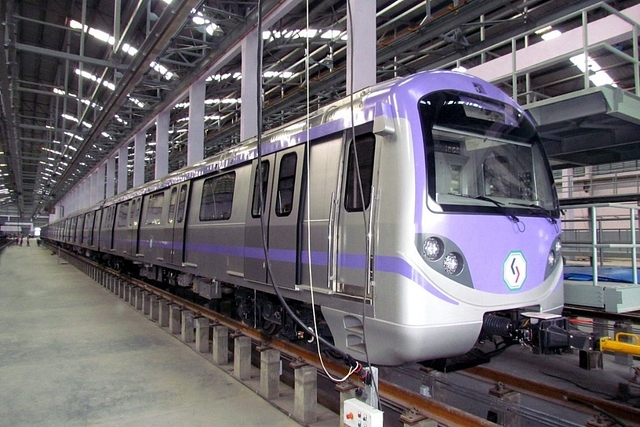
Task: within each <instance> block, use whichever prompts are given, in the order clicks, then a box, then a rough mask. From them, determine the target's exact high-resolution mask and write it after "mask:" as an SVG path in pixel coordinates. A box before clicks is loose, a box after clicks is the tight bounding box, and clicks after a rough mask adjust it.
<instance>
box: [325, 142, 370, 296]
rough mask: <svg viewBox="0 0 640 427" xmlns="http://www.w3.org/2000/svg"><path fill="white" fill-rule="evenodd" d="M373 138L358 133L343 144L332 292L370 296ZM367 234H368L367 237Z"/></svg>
mask: <svg viewBox="0 0 640 427" xmlns="http://www.w3.org/2000/svg"><path fill="white" fill-rule="evenodd" d="M374 153H375V137H374V135H373V134H371V133H367V134H363V135H358V136H357V137H356V139H355V141H353V140H351V141H350V142H349V144H348V145H347V153H346V164H345V170H344V172H343V179H342V191H341V195H342V198H341V202H340V204H339V206H337V208H336V211H337V212H336V213H337V221H336V227H335V234H336V237H335V239H334V240H335V246H334V250H335V251H336V252H335V253H334V255H333V257H332V258H333V259H335V272H336V275H335V279H336V282H335V289H334V290H335V291H336V292H339V293H344V294H348V295H352V296H357V297H363V296H364V295H365V294H366V295H367V297H369V296H371V289H370V287H369V285H370V284H371V281H370V280H369V279H370V278H372V274H373V259H374V247H373V238H372V236H373V233H374V225H375V224H374V219H375V218H374V217H375V215H374V213H375V212H374V210H375V207H374V203H373V202H374V198H373V192H374V186H373V179H374V174H373V167H374ZM368 236H369V237H368Z"/></svg>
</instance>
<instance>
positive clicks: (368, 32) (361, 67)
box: [243, 0, 376, 94]
mask: <svg viewBox="0 0 640 427" xmlns="http://www.w3.org/2000/svg"><path fill="white" fill-rule="evenodd" d="M349 4H350V5H351V7H348V8H347V15H350V17H347V34H349V35H350V36H349V40H347V88H346V89H347V94H351V93H354V92H357V91H359V90H360V89H363V88H365V87H367V86H371V85H373V84H375V83H376V8H375V7H371V2H370V1H369V0H350V1H349ZM349 12H351V13H350V14H349ZM243 78H244V77H243Z"/></svg>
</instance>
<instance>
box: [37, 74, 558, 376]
mask: <svg viewBox="0 0 640 427" xmlns="http://www.w3.org/2000/svg"><path fill="white" fill-rule="evenodd" d="M258 144H260V145H258ZM560 234H561V227H560V208H559V203H558V197H557V194H556V190H555V186H554V180H553V175H552V172H551V168H550V165H549V162H548V159H547V157H546V154H545V152H544V149H543V146H542V143H541V140H540V138H539V136H538V133H537V131H536V127H535V124H534V122H533V121H532V119H531V118H530V117H529V116H528V115H527V114H526V112H525V111H524V110H523V109H522V108H521V107H520V106H518V105H517V104H516V103H515V102H514V101H513V100H512V99H511V98H509V97H508V96H507V95H506V94H505V93H503V92H502V91H501V90H500V89H499V88H498V87H496V86H494V85H492V84H490V83H488V82H486V81H483V80H481V79H479V78H476V77H473V76H471V75H467V74H464V73H458V72H451V71H425V72H419V73H416V74H413V75H411V76H407V77H401V78H396V79H394V80H390V81H386V82H382V83H378V84H375V85H373V86H370V87H368V88H366V89H363V90H361V91H358V92H356V93H354V94H352V95H350V96H348V97H346V98H344V99H341V100H339V101H337V102H335V103H332V104H330V105H328V106H325V107H322V108H319V109H317V110H316V111H314V112H312V113H310V114H309V115H308V116H305V117H302V118H300V119H298V120H296V121H294V122H292V123H289V124H286V125H283V126H281V127H278V128H276V129H272V130H267V131H265V132H264V133H263V134H262V135H260V138H257V137H256V138H252V139H250V140H247V141H244V142H242V143H240V144H238V145H236V146H233V147H231V148H229V149H226V150H224V151H222V152H220V153H217V154H215V155H213V156H211V157H209V158H207V159H205V160H204V161H201V162H199V163H197V164H194V165H192V166H188V167H185V168H183V169H180V170H177V171H175V172H172V173H170V174H168V175H167V176H165V177H162V178H160V179H156V180H154V181H150V182H147V183H145V184H143V185H141V186H138V187H135V188H132V189H129V190H127V191H125V192H123V193H121V194H118V195H115V196H113V197H110V198H108V199H106V200H104V201H102V202H100V203H98V204H97V205H94V206H92V207H89V208H86V209H83V210H80V211H77V212H74V213H71V214H69V215H67V216H65V217H64V218H60V219H58V220H56V221H54V222H51V223H50V224H49V225H48V226H46V227H44V229H43V231H42V238H43V239H44V240H46V241H48V242H49V243H50V244H54V245H60V246H63V247H66V248H69V249H71V250H74V251H76V252H79V253H82V254H83V255H86V256H88V257H91V258H94V259H98V260H100V261H102V262H104V263H106V264H107V265H109V266H111V267H113V268H117V269H121V270H127V271H128V272H130V273H131V274H136V275H139V276H142V277H145V278H147V279H149V280H153V281H155V282H156V283H159V284H162V285H164V286H172V287H176V288H177V289H188V290H189V291H190V292H192V293H193V294H194V295H196V296H197V297H198V298H201V299H203V300H204V301H205V302H210V303H216V302H220V301H223V300H224V301H227V302H229V301H231V304H233V307H232V310H233V311H234V313H235V315H236V316H237V317H239V318H241V319H244V320H246V321H247V322H251V323H255V324H256V325H257V326H259V327H261V328H262V329H263V330H265V331H268V332H270V333H274V334H275V333H280V334H283V335H285V336H290V337H292V338H295V337H298V338H301V337H303V336H304V335H305V333H306V331H305V329H304V328H301V327H298V326H295V325H293V326H292V322H291V321H290V319H288V317H289V316H287V314H286V311H285V310H283V307H282V303H281V302H280V300H279V299H278V298H276V296H275V295H276V292H275V290H276V289H277V290H278V293H280V294H281V295H282V297H283V298H284V301H286V303H287V304H291V307H293V309H294V310H295V312H296V313H298V314H300V316H301V318H302V319H306V320H308V321H311V320H312V319H311V316H312V313H313V310H312V308H313V307H316V308H317V311H316V313H315V316H316V320H318V319H319V323H320V324H321V325H322V328H319V329H321V331H322V334H323V335H325V336H326V337H328V339H330V340H331V342H332V343H333V344H334V345H335V347H336V348H338V349H340V350H341V351H343V352H344V353H346V354H349V355H351V356H352V357H353V358H355V359H357V360H366V361H368V362H369V363H372V364H378V365H389V366H393V365H401V364H405V363H408V362H415V361H424V360H435V359H442V358H446V357H450V356H455V355H461V354H464V353H466V352H468V351H469V350H470V349H471V348H472V347H473V346H474V344H475V343H476V342H477V340H478V338H479V336H480V335H481V333H482V331H483V326H484V327H485V328H486V324H487V319H492V320H491V321H492V322H495V319H508V321H514V319H515V320H516V321H517V320H518V319H521V318H523V315H524V316H533V317H536V316H537V315H539V316H542V317H544V316H546V315H556V314H559V313H560V312H561V310H562V308H563V289H562V269H563V262H562V254H561V243H560ZM312 305H313V307H312ZM532 313H533V314H532ZM489 329H491V328H489Z"/></svg>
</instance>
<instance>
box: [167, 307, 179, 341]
mask: <svg viewBox="0 0 640 427" xmlns="http://www.w3.org/2000/svg"><path fill="white" fill-rule="evenodd" d="M181 320H182V308H181V307H180V306H177V305H171V306H169V332H171V333H172V334H179V333H180V332H181V327H180V321H181Z"/></svg>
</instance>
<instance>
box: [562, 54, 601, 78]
mask: <svg viewBox="0 0 640 427" xmlns="http://www.w3.org/2000/svg"><path fill="white" fill-rule="evenodd" d="M569 60H570V61H571V62H573V65H575V66H576V67H578V68H579V69H580V71H582V72H583V73H584V72H585V71H586V70H585V68H584V67H585V60H584V54H582V53H581V54H579V55H576V56H572V57H571V58H570V59H569ZM587 67H588V68H589V71H593V72H598V71H600V65H599V64H598V63H597V62H596V61H595V60H593V59H592V58H591V57H590V56H587Z"/></svg>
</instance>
